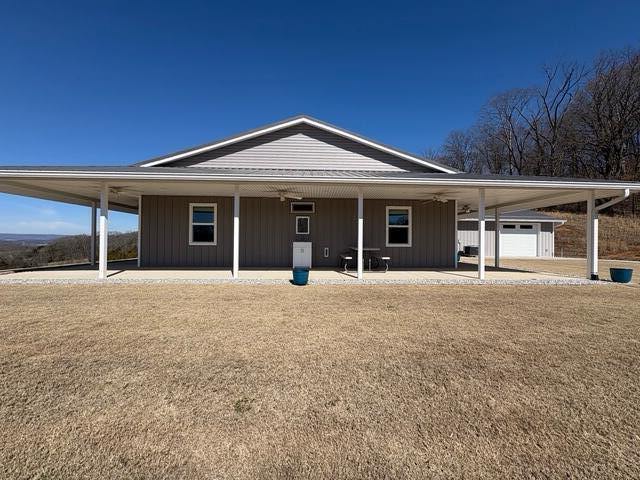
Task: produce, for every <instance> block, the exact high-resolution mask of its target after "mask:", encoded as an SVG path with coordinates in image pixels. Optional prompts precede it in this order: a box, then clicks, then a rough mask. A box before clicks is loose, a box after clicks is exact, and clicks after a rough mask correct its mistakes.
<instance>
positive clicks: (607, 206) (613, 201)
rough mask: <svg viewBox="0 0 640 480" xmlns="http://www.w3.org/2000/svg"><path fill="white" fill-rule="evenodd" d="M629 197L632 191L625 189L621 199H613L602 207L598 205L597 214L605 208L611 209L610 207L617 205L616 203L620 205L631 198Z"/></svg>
mask: <svg viewBox="0 0 640 480" xmlns="http://www.w3.org/2000/svg"><path fill="white" fill-rule="evenodd" d="M629 195H631V190H630V189H628V188H625V189H624V194H622V195H620V196H619V197H615V198H612V199H611V200H609V201H608V202H605V203H603V204H602V205H598V206H597V207H596V212H601V211H602V210H604V209H605V208H609V207H611V206H613V205H615V204H616V203H620V202H622V201H624V200H626V199H627V198H629Z"/></svg>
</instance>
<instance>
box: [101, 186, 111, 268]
mask: <svg viewBox="0 0 640 480" xmlns="http://www.w3.org/2000/svg"><path fill="white" fill-rule="evenodd" d="M108 222H109V185H107V184H106V183H105V184H103V185H102V189H101V190H100V248H99V255H100V258H99V260H98V278H99V279H100V280H103V279H105V278H107V251H108V248H109V245H108V240H107V239H108V237H109V231H108V226H107V223H108Z"/></svg>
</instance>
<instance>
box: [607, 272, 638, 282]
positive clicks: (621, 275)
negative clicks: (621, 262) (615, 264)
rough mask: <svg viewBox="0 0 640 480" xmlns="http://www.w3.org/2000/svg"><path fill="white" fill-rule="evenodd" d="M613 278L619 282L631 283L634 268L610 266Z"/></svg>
mask: <svg viewBox="0 0 640 480" xmlns="http://www.w3.org/2000/svg"><path fill="white" fill-rule="evenodd" d="M609 274H610V275H611V280H613V281H614V282H617V283H629V282H630V281H631V277H632V275H633V269H632V268H610V269H609Z"/></svg>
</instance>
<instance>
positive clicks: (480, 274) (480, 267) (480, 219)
mask: <svg viewBox="0 0 640 480" xmlns="http://www.w3.org/2000/svg"><path fill="white" fill-rule="evenodd" d="M479 193H480V195H479V199H478V279H480V280H484V259H485V253H486V252H485V251H484V249H485V238H484V232H485V221H484V217H485V212H484V206H485V205H484V188H481V189H480V192H479Z"/></svg>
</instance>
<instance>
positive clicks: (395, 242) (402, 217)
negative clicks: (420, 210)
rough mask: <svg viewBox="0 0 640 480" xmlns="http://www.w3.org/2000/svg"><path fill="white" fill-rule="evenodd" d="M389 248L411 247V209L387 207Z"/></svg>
mask: <svg viewBox="0 0 640 480" xmlns="http://www.w3.org/2000/svg"><path fill="white" fill-rule="evenodd" d="M386 222H387V247H410V246H411V207H387V220H386Z"/></svg>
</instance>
